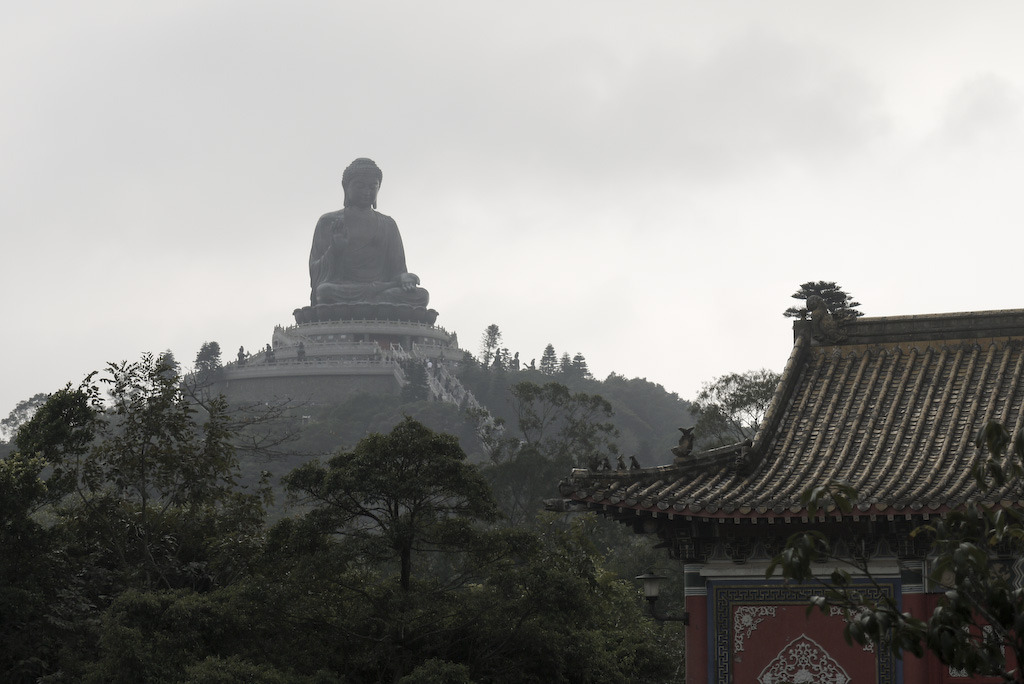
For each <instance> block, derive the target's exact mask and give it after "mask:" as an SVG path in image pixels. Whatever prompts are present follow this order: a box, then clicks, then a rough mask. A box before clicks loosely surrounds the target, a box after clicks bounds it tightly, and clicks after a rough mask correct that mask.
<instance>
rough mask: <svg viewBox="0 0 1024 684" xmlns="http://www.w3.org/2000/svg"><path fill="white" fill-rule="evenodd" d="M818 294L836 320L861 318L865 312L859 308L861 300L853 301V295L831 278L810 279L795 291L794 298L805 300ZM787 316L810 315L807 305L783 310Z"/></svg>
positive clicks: (800, 316)
mask: <svg viewBox="0 0 1024 684" xmlns="http://www.w3.org/2000/svg"><path fill="white" fill-rule="evenodd" d="M814 295H818V296H819V297H821V298H822V299H823V300H824V301H825V306H827V307H828V311H829V313H831V314H832V316H833V317H834V318H835V319H836V321H837V322H838V321H843V320H847V319H850V318H859V317H861V316H863V315H864V314H863V313H861V312H860V311H858V310H857V308H856V307H858V306H860V305H861V304H860V302H855V301H853V296H852V295H849V294H847V293H846V292H845V291H843V288H841V287H840V286H839V285H837V284H836V283H835V282H832V281H830V280H818V281H813V280H812V281H808V282H806V283H803V284H802V285H800V289H799V290H797V291H796V292H794V293H793V295H792V296H793V299H799V300H802V301H804V302H806V301H807V298H808V297H811V296H814ZM782 315H783V316H785V317H786V318H799V319H800V320H804V319H806V318H807V317H808V316H809V315H810V311H809V310H808V309H807V306H806V305H804V306H791V307H789V308H788V309H786V310H785V311H783V312H782Z"/></svg>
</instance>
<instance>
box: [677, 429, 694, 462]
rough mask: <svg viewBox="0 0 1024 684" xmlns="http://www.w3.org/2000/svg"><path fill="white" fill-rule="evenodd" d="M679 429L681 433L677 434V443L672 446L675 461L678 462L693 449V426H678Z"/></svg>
mask: <svg viewBox="0 0 1024 684" xmlns="http://www.w3.org/2000/svg"><path fill="white" fill-rule="evenodd" d="M679 431H680V432H681V433H683V434H682V435H680V436H679V444H677V445H676V446H674V447H672V453H673V454H675V457H676V459H675V460H676V463H679V462H680V461H681V460H682V459H684V458H686V457H687V456H689V455H690V452H692V451H693V440H694V437H693V428H692V427H691V428H683V427H681V428H679Z"/></svg>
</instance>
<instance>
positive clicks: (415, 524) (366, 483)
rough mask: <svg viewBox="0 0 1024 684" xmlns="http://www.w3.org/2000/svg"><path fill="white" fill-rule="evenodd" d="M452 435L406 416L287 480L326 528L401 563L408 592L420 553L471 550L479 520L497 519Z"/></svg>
mask: <svg viewBox="0 0 1024 684" xmlns="http://www.w3.org/2000/svg"><path fill="white" fill-rule="evenodd" d="M465 461H466V454H465V452H463V451H462V448H461V447H460V446H459V443H458V441H457V440H456V439H455V438H454V437H452V436H451V435H441V434H437V433H435V432H433V431H431V430H429V429H428V428H426V427H425V426H424V425H422V424H421V423H419V422H417V421H415V420H413V419H411V418H407V419H406V420H404V421H402V422H401V423H399V424H398V425H397V426H396V427H395V429H394V430H392V431H391V432H390V433H389V434H387V435H381V434H373V435H370V436H368V437H366V438H364V439H362V440H361V441H360V442H359V443H358V444H357V445H356V446H355V448H354V449H353V450H352V451H348V452H343V453H340V454H338V455H337V456H335V457H333V458H332V459H331V460H330V461H328V462H327V464H326V466H325V465H324V464H321V463H320V462H319V461H312V462H310V463H307V464H306V465H304V466H301V467H299V468H297V469H296V470H294V471H292V473H290V474H289V475H288V476H287V477H286V478H285V484H286V486H287V488H288V490H289V491H290V492H291V493H292V494H293V495H294V496H296V497H297V498H298V499H299V500H300V501H301V502H303V503H304V504H306V505H310V506H314V507H315V508H314V510H313V512H311V513H310V515H311V516H314V517H315V519H316V520H317V522H318V524H319V526H320V527H321V528H324V529H330V530H331V531H332V532H333V533H335V534H339V535H343V536H346V537H348V538H349V539H351V540H352V541H353V542H355V546H356V548H358V550H359V553H360V554H361V555H362V556H364V557H366V558H369V559H372V560H376V561H385V560H387V559H388V558H391V559H394V560H397V562H398V566H399V575H398V584H399V586H400V587H401V589H402V590H403V591H408V590H409V587H410V583H411V581H412V567H413V555H414V553H427V552H431V551H438V550H453V549H460V548H464V547H465V546H466V544H467V542H468V541H469V540H470V539H471V538H472V536H473V535H472V524H473V523H479V522H490V521H493V520H495V519H496V518H497V508H496V506H495V504H494V499H493V497H492V495H491V491H490V488H489V487H488V486H487V481H486V480H485V479H484V478H483V476H481V475H480V473H479V472H478V470H477V469H476V467H475V466H473V465H470V464H468V463H466V462H465Z"/></svg>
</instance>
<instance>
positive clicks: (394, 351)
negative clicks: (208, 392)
mask: <svg viewBox="0 0 1024 684" xmlns="http://www.w3.org/2000/svg"><path fill="white" fill-rule="evenodd" d="M335 306H345V305H329V306H318V307H304V308H303V309H296V314H295V315H296V319H297V320H298V319H299V312H300V311H308V312H310V315H320V314H323V315H326V314H327V313H328V311H327V309H328V308H331V309H333V307H335ZM374 306H388V307H395V309H397V308H398V307H400V306H403V305H374ZM405 308H407V309H413V308H414V307H405ZM419 308H420V309H422V310H423V311H425V312H429V314H432V318H431V322H430V323H426V322H415V321H410V320H397V319H388V318H384V319H363V320H352V319H350V320H322V321H310V322H304V323H298V324H297V325H293V326H289V327H282V326H277V327H276V328H274V333H273V338H272V339H273V341H272V348H273V354H267V352H266V351H260V352H257V353H255V354H252V355H251V356H249V357H248V358H246V359H245V361H244V362H243V363H239V362H238V361H234V362H232V363H229V364H227V365H225V366H224V367H223V368H222V373H221V375H220V380H219V381H218V382H217V383H216V387H215V391H219V392H221V393H223V394H224V395H225V396H226V397H228V399H229V400H232V401H269V400H272V399H289V400H292V401H297V402H306V403H312V404H329V403H340V402H343V401H346V400H347V399H349V398H351V397H353V396H355V395H356V394H360V393H370V394H392V395H397V394H398V393H399V392H400V391H401V388H402V387H403V386H404V385H405V383H406V371H405V369H406V368H408V366H409V364H410V363H425V362H427V361H429V362H430V363H431V367H432V368H434V369H435V371H434V374H433V376H432V379H433V380H435V382H433V383H432V385H431V394H432V396H433V397H434V398H435V399H438V400H441V401H454V402H458V401H460V399H461V398H460V397H459V396H457V393H458V392H459V391H462V388H461V384H459V383H457V382H455V378H454V367H455V364H456V363H457V362H459V361H461V360H462V358H463V355H464V352H463V351H462V350H461V349H459V344H458V337H457V336H456V335H455V334H454V333H449V332H448V331H447V330H445V329H444V328H440V327H436V326H434V325H433V320H434V319H436V317H437V312H436V311H433V310H432V309H429V310H428V309H424V308H423V307H419ZM387 313H396V314H397V313H398V311H396V310H393V309H388V310H387ZM401 313H403V314H406V313H407V312H405V311H402V312H401ZM449 367H450V369H451V371H450V372H449ZM448 376H451V378H450V379H449V377H448ZM448 394H451V395H452V396H448Z"/></svg>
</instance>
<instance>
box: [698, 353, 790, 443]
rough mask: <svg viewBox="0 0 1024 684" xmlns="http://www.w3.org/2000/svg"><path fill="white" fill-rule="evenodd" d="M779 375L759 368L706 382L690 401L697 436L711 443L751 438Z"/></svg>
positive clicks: (768, 403)
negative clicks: (695, 416)
mask: <svg viewBox="0 0 1024 684" xmlns="http://www.w3.org/2000/svg"><path fill="white" fill-rule="evenodd" d="M780 379H781V376H780V375H779V374H778V373H776V372H774V371H770V370H768V369H767V368H761V369H759V370H751V371H747V372H745V373H729V374H727V375H722V376H719V377H717V378H715V379H714V380H712V381H711V382H709V383H705V384H704V387H703V388H702V389H701V391H700V393H699V394H697V399H696V401H695V402H694V404H693V411H694V413H695V414H696V415H697V426H696V434H697V437H698V439H700V440H702V442H703V443H704V444H705V445H706V446H709V447H711V446H718V445H721V444H727V443H733V442H740V441H743V440H745V439H750V438H752V437H753V436H754V434H755V433H756V432H757V429H758V428H759V427H760V426H761V421H762V420H763V419H764V415H765V412H767V410H768V407H769V406H770V405H771V401H772V397H773V396H775V390H776V388H777V387H778V385H779V380H780Z"/></svg>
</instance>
